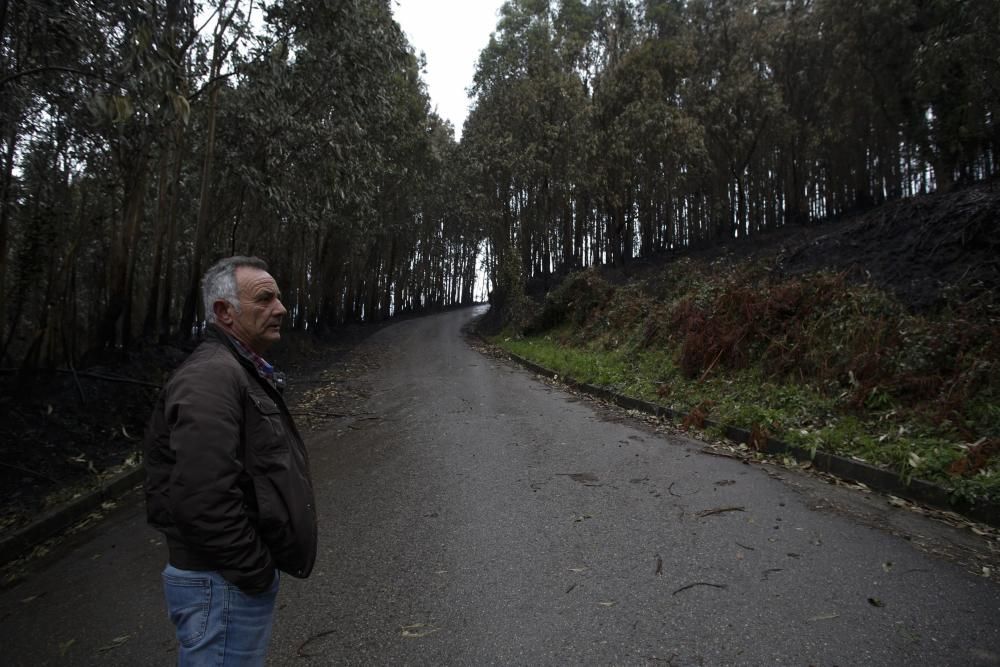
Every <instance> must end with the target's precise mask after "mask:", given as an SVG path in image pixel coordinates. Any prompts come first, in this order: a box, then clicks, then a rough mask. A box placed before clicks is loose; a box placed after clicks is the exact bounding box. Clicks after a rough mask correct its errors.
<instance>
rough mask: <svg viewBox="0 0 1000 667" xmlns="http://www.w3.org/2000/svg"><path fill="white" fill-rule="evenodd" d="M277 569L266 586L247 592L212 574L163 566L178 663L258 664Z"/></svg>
mask: <svg viewBox="0 0 1000 667" xmlns="http://www.w3.org/2000/svg"><path fill="white" fill-rule="evenodd" d="M278 579H279V578H278V573H277V571H275V573H274V583H273V584H272V585H271V589H270V590H269V591H267V592H266V593H261V594H260V595H247V594H246V593H244V592H242V591H241V590H240V589H239V588H237V587H236V586H234V585H233V584H231V583H229V582H228V581H226V580H225V579H224V578H223V577H222V575H220V574H219V573H218V572H196V571H192V570H179V569H177V568H176V567H174V566H173V565H167V567H166V568H165V569H164V570H163V590H164V593H165V595H166V598H167V613H168V614H169V615H170V620H171V621H173V623H174V627H176V628H177V644H178V648H177V664H178V665H180V667H209V666H211V667H230V666H234V667H235V666H236V665H239V666H240V667H251V666H255V665H263V664H264V658H265V657H266V656H267V645H268V642H269V641H270V640H271V623H272V621H273V620H274V601H275V598H276V597H277V596H278Z"/></svg>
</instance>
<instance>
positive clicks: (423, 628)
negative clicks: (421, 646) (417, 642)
mask: <svg viewBox="0 0 1000 667" xmlns="http://www.w3.org/2000/svg"><path fill="white" fill-rule="evenodd" d="M400 629H401V630H402V633H401V634H402V636H403V637H407V638H409V639H420V638H422V637H427V636H429V635H432V634H434V633H435V632H440V631H441V628H439V627H437V626H436V625H432V624H430V623H412V624H410V625H404V626H403V627H402V628H400Z"/></svg>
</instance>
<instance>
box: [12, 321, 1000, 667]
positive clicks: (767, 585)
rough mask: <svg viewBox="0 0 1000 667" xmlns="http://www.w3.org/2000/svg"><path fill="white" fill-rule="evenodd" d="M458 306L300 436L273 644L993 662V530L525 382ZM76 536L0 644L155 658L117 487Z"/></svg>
mask: <svg viewBox="0 0 1000 667" xmlns="http://www.w3.org/2000/svg"><path fill="white" fill-rule="evenodd" d="M477 312H480V311H477V310H463V311H456V312H450V313H446V314H443V315H437V316H433V317H426V318H421V319H414V320H409V321H404V322H400V323H397V324H394V325H392V326H389V327H387V328H385V329H383V330H382V331H380V332H379V333H377V334H376V335H375V336H373V337H372V338H371V339H369V341H367V343H366V346H367V347H368V349H369V350H370V351H371V353H372V354H374V355H375V356H376V357H377V359H378V367H377V368H374V369H372V370H370V371H369V372H368V374H367V375H366V376H365V377H364V378H363V382H364V383H365V386H366V387H368V390H369V396H370V398H369V399H368V400H367V401H366V403H365V404H364V405H360V406H358V413H359V414H362V413H363V414H364V415H365V417H366V418H355V419H346V420H339V421H336V422H333V423H330V424H329V426H328V427H325V428H323V429H322V430H317V431H313V432H312V433H310V434H309V435H308V437H307V440H308V444H309V447H310V452H311V456H312V465H313V474H314V477H315V480H316V487H317V494H318V505H319V515H320V517H321V546H320V555H319V559H318V562H317V566H316V570H315V572H314V573H313V576H312V577H311V578H310V579H309V580H307V581H299V580H294V579H292V578H291V577H285V578H284V579H283V583H282V591H281V594H280V597H279V600H278V604H279V611H278V616H277V621H276V625H275V633H274V639H273V644H272V651H271V660H270V663H271V664H274V665H333V664H337V665H341V664H363V665H386V664H393V665H395V664H411V665H488V664H497V665H569V664H588V665H606V664H614V665H674V666H681V665H802V666H805V665H816V666H819V665H827V666H829V665H841V666H846V665H913V664H923V665H963V666H964V665H1000V586H998V584H997V583H996V581H995V579H990V578H989V577H985V576H982V573H979V572H978V571H977V568H980V565H981V563H983V562H988V558H989V557H990V553H989V549H990V548H991V546H990V543H989V538H982V537H979V536H977V535H975V534H974V533H972V532H970V531H968V530H959V529H956V528H951V527H949V526H947V525H944V524H942V523H940V522H935V521H931V520H929V519H926V518H924V517H922V516H919V515H917V514H915V513H913V512H910V511H907V510H905V509H899V508H895V507H892V506H890V505H889V504H888V503H887V502H886V500H885V499H884V498H881V497H879V496H877V495H874V494H864V493H861V492H858V491H852V490H848V489H845V488H842V487H837V486H831V485H830V484H827V483H825V482H824V481H822V480H819V479H816V478H814V477H811V476H809V475H807V474H805V473H800V472H795V471H787V470H783V469H778V468H775V467H773V466H759V465H746V464H743V463H741V462H739V461H737V460H733V459H728V458H723V457H719V456H713V455H710V454H706V453H704V452H703V451H702V450H703V445H701V444H700V443H698V442H696V441H693V440H688V439H685V438H683V437H680V436H676V435H670V434H665V433H659V432H656V431H655V430H654V429H653V428H652V427H650V426H648V425H645V424H643V423H642V422H640V421H635V420H632V419H630V418H628V416H627V415H624V414H623V413H621V412H620V411H614V410H611V409H609V408H604V407H602V406H600V405H598V404H596V403H594V402H591V401H589V400H584V399H579V398H577V397H574V396H572V395H570V394H568V393H566V392H564V391H562V390H561V389H559V388H557V387H552V386H550V385H548V384H545V383H543V382H540V381H539V380H538V379H537V378H535V377H533V375H532V374H531V373H530V372H528V371H525V370H522V369H520V368H518V367H516V366H514V365H513V364H511V363H510V362H507V361H503V360H498V359H495V358H492V357H490V356H486V355H483V354H481V353H480V352H477V351H476V350H475V349H473V348H472V347H470V345H469V344H468V342H467V341H466V340H465V339H464V338H463V336H462V334H461V328H462V327H463V325H465V324H466V323H467V322H468V321H469V320H470V319H471V318H472V317H473V315H474V314H476V313H477ZM77 541H78V542H79V543H78V544H77V545H76V546H75V547H74V548H73V549H72V550H68V553H66V554H64V555H63V556H61V557H60V558H59V559H58V560H57V561H56V562H54V563H51V564H49V565H47V566H46V567H45V568H44V569H43V570H41V571H38V572H35V573H33V574H32V575H31V576H29V577H28V578H27V579H26V580H25V581H24V582H22V583H20V584H18V585H17V586H16V587H14V588H10V589H8V590H6V591H3V592H2V593H0V645H2V649H0V650H2V655H0V661H2V662H3V664H6V665H62V664H65V665H90V664H94V665H169V664H172V663H173V661H174V660H175V653H174V649H173V640H172V627H171V626H170V624H169V622H168V621H167V619H166V615H165V612H164V610H163V603H162V599H161V591H160V582H159V571H160V569H162V566H163V559H164V547H163V546H162V543H161V540H160V539H159V536H158V534H157V533H155V532H154V531H152V530H150V529H149V528H147V527H146V526H145V523H144V516H143V513H142V506H141V500H140V499H139V498H138V496H132V497H130V498H128V499H126V500H125V501H123V503H122V504H121V507H120V508H118V509H117V510H115V511H113V512H111V514H110V516H109V517H108V518H106V519H105V520H104V521H103V522H102V523H101V524H100V525H99V527H97V528H96V529H92V530H90V531H89V532H87V533H86V534H85V535H84V536H83V537H82V538H78V540H77ZM996 546H997V545H996V543H995V541H994V543H993V545H992V548H994V549H995V548H996ZM995 555H996V554H995V553H994V554H993V556H995ZM979 556H982V557H983V558H986V559H987V560H982V559H979V560H977V558H978V557H979Z"/></svg>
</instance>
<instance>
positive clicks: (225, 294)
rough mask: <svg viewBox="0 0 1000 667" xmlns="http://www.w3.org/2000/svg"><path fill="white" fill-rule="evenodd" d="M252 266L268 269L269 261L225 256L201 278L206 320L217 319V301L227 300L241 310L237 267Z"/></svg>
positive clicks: (237, 310)
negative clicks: (237, 286) (237, 287)
mask: <svg viewBox="0 0 1000 667" xmlns="http://www.w3.org/2000/svg"><path fill="white" fill-rule="evenodd" d="M241 266H251V267H253V268H255V269H260V270H262V271H267V262H265V261H264V260H262V259H260V258H259V257H244V256H242V255H235V256H233V257H224V258H223V259H220V260H219V261H218V262H216V263H215V264H213V265H212V266H211V267H210V268H209V269H208V271H206V272H205V275H204V276H202V278H201V300H202V303H203V304H204V305H205V321H206V322H214V321H215V302H216V301H226V302H228V303H231V304H232V305H233V308H235V309H236V312H239V311H240V299H239V294H238V292H237V289H236V269H238V268H240V267H241Z"/></svg>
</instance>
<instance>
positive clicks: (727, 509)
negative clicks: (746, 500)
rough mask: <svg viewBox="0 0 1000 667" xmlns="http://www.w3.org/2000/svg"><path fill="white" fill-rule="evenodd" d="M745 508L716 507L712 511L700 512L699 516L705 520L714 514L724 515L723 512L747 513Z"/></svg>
mask: <svg viewBox="0 0 1000 667" xmlns="http://www.w3.org/2000/svg"><path fill="white" fill-rule="evenodd" d="M746 511H747V508H745V507H716V508H715V509H712V510H702V511H701V512H698V516H699V517H701V518H704V517H706V516H712V515H713V514H722V513H723V512H746Z"/></svg>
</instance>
